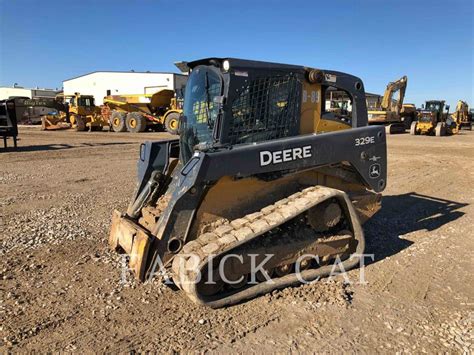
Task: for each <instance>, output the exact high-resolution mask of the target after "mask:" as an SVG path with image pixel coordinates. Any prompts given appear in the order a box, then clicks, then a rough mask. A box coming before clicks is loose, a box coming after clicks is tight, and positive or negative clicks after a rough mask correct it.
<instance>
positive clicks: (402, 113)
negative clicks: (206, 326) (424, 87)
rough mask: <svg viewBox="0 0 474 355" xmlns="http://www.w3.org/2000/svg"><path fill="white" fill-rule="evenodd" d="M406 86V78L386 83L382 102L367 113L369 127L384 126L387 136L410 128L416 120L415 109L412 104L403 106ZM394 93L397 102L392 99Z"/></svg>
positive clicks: (378, 102) (377, 103)
mask: <svg viewBox="0 0 474 355" xmlns="http://www.w3.org/2000/svg"><path fill="white" fill-rule="evenodd" d="M407 84H408V78H407V77H406V76H403V77H401V78H400V79H398V80H397V81H394V82H390V83H388V85H387V88H386V89H385V92H384V95H383V97H382V100H381V101H377V102H376V105H375V107H374V109H373V110H369V112H368V116H369V124H370V125H384V126H385V131H386V133H387V134H391V133H403V132H405V130H406V129H409V128H410V126H411V123H412V121H414V120H416V108H415V107H414V105H412V104H407V105H404V104H403V101H404V99H405V92H406V88H407ZM396 92H398V99H397V100H395V99H393V96H394V94H395V93H396Z"/></svg>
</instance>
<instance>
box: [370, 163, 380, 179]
mask: <svg viewBox="0 0 474 355" xmlns="http://www.w3.org/2000/svg"><path fill="white" fill-rule="evenodd" d="M369 176H370V177H371V178H372V179H377V178H378V177H379V176H380V164H372V165H371V166H370V168H369Z"/></svg>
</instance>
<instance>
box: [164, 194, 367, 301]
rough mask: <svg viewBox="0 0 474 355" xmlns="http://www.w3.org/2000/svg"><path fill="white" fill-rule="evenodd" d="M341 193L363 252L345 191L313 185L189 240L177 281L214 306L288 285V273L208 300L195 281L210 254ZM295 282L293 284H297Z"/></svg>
mask: <svg viewBox="0 0 474 355" xmlns="http://www.w3.org/2000/svg"><path fill="white" fill-rule="evenodd" d="M341 195H342V196H344V197H345V199H346V203H348V208H349V212H350V218H351V219H352V225H353V228H354V229H355V231H354V232H355V234H356V235H355V237H356V239H358V241H359V245H358V248H357V249H358V250H357V252H358V253H360V252H361V249H362V251H363V248H364V245H365V243H364V240H363V233H362V229H361V227H360V223H359V221H358V219H357V215H356V213H355V210H354V208H353V207H352V204H351V203H350V200H349V199H348V198H347V195H346V194H345V193H344V192H342V191H339V190H335V189H332V188H328V187H324V186H313V187H309V188H306V189H304V190H302V191H301V192H297V193H295V194H293V195H290V196H289V197H287V198H284V199H282V200H279V201H277V202H276V203H274V204H272V205H269V206H266V207H264V208H263V209H261V210H260V211H259V212H255V213H251V214H248V215H246V216H244V217H243V218H239V219H236V220H233V221H231V222H227V223H224V224H222V225H221V226H219V227H217V228H216V229H215V230H214V231H213V232H208V233H204V234H202V235H200V236H199V237H198V238H197V239H195V240H193V241H191V242H189V243H187V244H186V245H185V246H184V247H183V249H182V251H181V252H180V253H179V254H177V255H176V256H175V258H174V260H173V264H172V272H173V280H174V282H175V284H176V285H177V286H178V287H179V288H181V289H182V290H184V291H185V292H186V294H187V295H188V297H189V298H190V299H191V300H193V301H194V302H196V303H199V304H205V305H208V306H210V307H213V308H218V307H222V306H226V305H231V304H234V303H237V302H240V301H242V300H244V299H248V298H252V297H255V296H257V295H259V294H263V293H266V292H269V291H271V290H272V289H276V288H282V287H286V286H287V285H288V282H290V281H291V280H290V278H289V277H288V276H291V275H287V276H285V277H282V278H280V279H282V280H281V282H280V283H272V285H274V286H270V285H269V283H268V282H264V283H262V284H263V285H262V287H257V288H255V287H251V288H250V289H253V291H249V289H245V290H243V291H241V292H238V293H237V294H233V295H231V296H227V297H224V298H221V299H218V300H213V301H206V300H205V299H204V298H203V297H201V296H200V295H199V294H198V293H197V291H196V283H195V282H194V281H195V279H196V276H197V275H198V271H199V270H201V269H202V268H203V267H205V266H206V265H207V262H208V257H212V256H216V255H219V254H222V253H226V252H227V251H229V250H231V249H233V248H235V247H237V246H239V245H241V244H244V243H247V242H249V241H250V240H252V239H254V238H256V237H258V236H260V235H263V234H264V233H266V232H268V231H270V230H272V229H274V228H276V227H278V226H280V225H282V224H283V223H285V222H287V221H289V220H291V219H293V218H294V217H296V216H298V215H299V214H301V213H303V212H305V211H306V210H308V209H309V208H311V207H314V206H316V205H317V204H319V203H321V202H323V201H325V200H327V199H329V198H332V197H336V196H339V197H340V196H341ZM354 219H355V221H354ZM191 255H197V256H198V257H199V262H196V259H195V257H191ZM351 267H353V265H348V264H346V265H345V269H346V270H347V269H349V268H351ZM323 268H324V267H323ZM323 268H320V269H323ZM284 279H287V280H286V281H287V282H284ZM293 281H294V280H293ZM293 281H291V282H290V283H291V284H294V282H293ZM259 285H261V284H259ZM259 285H257V286H259Z"/></svg>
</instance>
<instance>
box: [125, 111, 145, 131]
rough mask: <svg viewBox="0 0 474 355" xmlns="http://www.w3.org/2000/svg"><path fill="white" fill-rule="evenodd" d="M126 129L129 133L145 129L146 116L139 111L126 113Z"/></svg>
mask: <svg viewBox="0 0 474 355" xmlns="http://www.w3.org/2000/svg"><path fill="white" fill-rule="evenodd" d="M126 124H127V131H129V132H131V133H138V132H143V131H144V130H145V129H146V118H145V116H143V115H142V114H141V113H140V112H130V113H129V114H127V120H126Z"/></svg>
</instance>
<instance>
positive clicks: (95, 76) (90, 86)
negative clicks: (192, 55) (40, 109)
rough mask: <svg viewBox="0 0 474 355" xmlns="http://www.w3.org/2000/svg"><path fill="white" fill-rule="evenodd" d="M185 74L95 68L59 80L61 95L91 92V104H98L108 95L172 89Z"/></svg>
mask: <svg viewBox="0 0 474 355" xmlns="http://www.w3.org/2000/svg"><path fill="white" fill-rule="evenodd" d="M186 80H187V76H186V75H183V74H176V73H163V72H134V71H130V72H117V71H95V72H92V73H89V74H84V75H81V76H78V77H75V78H71V79H67V80H64V81H63V89H64V94H65V95H72V94H74V93H75V92H78V93H80V94H83V95H94V98H95V104H96V105H102V104H103V98H104V97H105V96H108V95H124V94H142V93H154V92H156V91H158V90H160V89H171V90H176V89H180V88H182V87H183V86H184V85H185V84H186Z"/></svg>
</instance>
